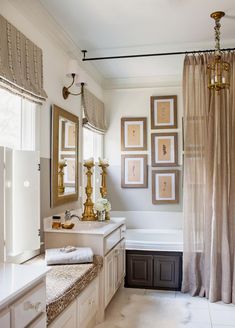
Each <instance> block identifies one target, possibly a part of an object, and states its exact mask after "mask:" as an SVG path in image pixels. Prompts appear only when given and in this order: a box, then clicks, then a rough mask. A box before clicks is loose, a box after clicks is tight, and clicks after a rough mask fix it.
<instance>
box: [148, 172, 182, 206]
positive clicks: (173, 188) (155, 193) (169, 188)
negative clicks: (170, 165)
mask: <svg viewBox="0 0 235 328" xmlns="http://www.w3.org/2000/svg"><path fill="white" fill-rule="evenodd" d="M152 203H153V204H177V203H179V171H177V170H161V171H160V170H156V171H152Z"/></svg>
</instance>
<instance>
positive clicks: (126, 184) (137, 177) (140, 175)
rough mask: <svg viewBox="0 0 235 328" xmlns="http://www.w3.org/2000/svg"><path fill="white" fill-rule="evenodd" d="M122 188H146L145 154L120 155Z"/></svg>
mask: <svg viewBox="0 0 235 328" xmlns="http://www.w3.org/2000/svg"><path fill="white" fill-rule="evenodd" d="M121 171H122V172H121V174H122V180H121V185H122V188H147V187H148V175H147V155H122V169H121Z"/></svg>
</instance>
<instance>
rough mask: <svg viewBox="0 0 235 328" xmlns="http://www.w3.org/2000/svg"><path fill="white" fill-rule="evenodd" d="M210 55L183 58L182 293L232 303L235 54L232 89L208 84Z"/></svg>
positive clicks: (234, 270)
mask: <svg viewBox="0 0 235 328" xmlns="http://www.w3.org/2000/svg"><path fill="white" fill-rule="evenodd" d="M211 56H212V55H211V54H205V55H197V56H186V57H185V61H184V76H183V97H184V145H185V153H184V258H183V285H182V291H183V292H190V293H191V294H192V295H201V296H206V297H207V298H209V300H210V301H212V302H214V301H219V300H222V301H224V302H226V303H230V302H233V303H235V261H234V256H235V251H234V248H235V95H234V91H235V54H234V53H228V54H225V55H224V59H225V60H227V61H228V62H229V63H230V65H231V81H230V83H231V85H230V90H229V91H228V90H223V91H221V92H220V93H218V92H214V91H209V89H208V88H207V76H206V66H207V63H208V62H209V60H210V57H211Z"/></svg>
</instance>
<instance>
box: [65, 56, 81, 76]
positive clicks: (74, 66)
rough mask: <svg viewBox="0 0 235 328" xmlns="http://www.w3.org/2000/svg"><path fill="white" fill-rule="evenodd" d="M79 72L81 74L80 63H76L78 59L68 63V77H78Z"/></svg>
mask: <svg viewBox="0 0 235 328" xmlns="http://www.w3.org/2000/svg"><path fill="white" fill-rule="evenodd" d="M78 72H79V68H78V62H77V61H76V59H71V60H70V61H69V63H68V68H67V72H66V75H67V76H68V77H69V76H71V74H75V75H78Z"/></svg>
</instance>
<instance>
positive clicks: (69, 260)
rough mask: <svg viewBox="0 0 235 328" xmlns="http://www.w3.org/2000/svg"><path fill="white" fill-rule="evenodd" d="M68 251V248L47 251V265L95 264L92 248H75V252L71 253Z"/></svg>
mask: <svg viewBox="0 0 235 328" xmlns="http://www.w3.org/2000/svg"><path fill="white" fill-rule="evenodd" d="M66 250H67V247H64V248H51V249H46V254H45V260H46V263H47V265H53V264H76V263H91V262H93V251H92V249H91V248H90V247H75V249H74V250H73V251H69V252H68V251H66Z"/></svg>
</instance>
